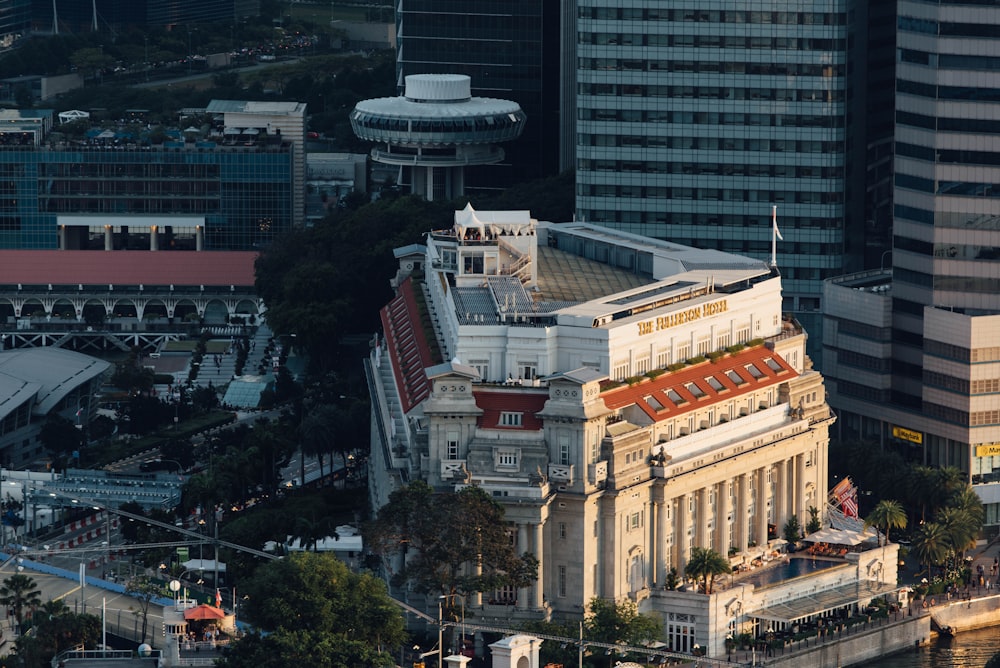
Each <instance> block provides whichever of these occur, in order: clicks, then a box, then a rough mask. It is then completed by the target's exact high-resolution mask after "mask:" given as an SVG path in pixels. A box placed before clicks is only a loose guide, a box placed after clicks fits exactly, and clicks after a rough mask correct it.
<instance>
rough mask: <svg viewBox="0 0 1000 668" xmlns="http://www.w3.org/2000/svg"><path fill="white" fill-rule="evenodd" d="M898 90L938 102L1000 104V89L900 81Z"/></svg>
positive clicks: (993, 28) (992, 28) (897, 84)
mask: <svg viewBox="0 0 1000 668" xmlns="http://www.w3.org/2000/svg"><path fill="white" fill-rule="evenodd" d="M990 28H991V30H996V28H995V27H993V26H990ZM896 90H897V91H898V92H900V93H906V94H909V95H916V96H919V97H927V98H931V99H938V100H970V101H973V102H1000V88H980V87H976V86H936V85H934V84H930V83H922V82H919V81H906V80H903V79H900V80H898V81H897V82H896ZM962 120H966V119H962Z"/></svg>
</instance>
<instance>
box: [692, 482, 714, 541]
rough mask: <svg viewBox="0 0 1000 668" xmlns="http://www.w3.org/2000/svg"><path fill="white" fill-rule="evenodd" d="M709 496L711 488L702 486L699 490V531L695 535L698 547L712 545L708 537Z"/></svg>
mask: <svg viewBox="0 0 1000 668" xmlns="http://www.w3.org/2000/svg"><path fill="white" fill-rule="evenodd" d="M708 496H709V488H708V487H702V488H701V489H699V490H698V501H697V503H698V533H697V535H696V536H695V543H697V545H698V547H706V548H707V547H712V546H711V545H710V544H709V542H710V541H709V539H708Z"/></svg>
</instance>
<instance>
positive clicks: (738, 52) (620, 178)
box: [576, 0, 849, 330]
mask: <svg viewBox="0 0 1000 668" xmlns="http://www.w3.org/2000/svg"><path fill="white" fill-rule="evenodd" d="M577 12H578V19H577V40H576V50H577V54H576V56H577V59H576V62H577V63H578V66H577V98H576V104H577V112H576V119H577V128H576V136H577V146H576V160H577V170H576V187H577V196H576V206H577V210H576V215H577V219H580V220H586V221H589V222H594V223H598V224H601V225H607V226H612V227H615V228H617V229H621V230H626V231H629V232H634V233H637V234H643V235H647V236H651V237H656V238H661V239H670V240H673V241H677V242H680V243H687V244H691V245H694V246H699V247H710V248H716V249H719V250H725V251H731V252H737V253H742V254H746V255H750V256H753V257H758V258H762V259H763V258H766V257H767V255H768V254H769V251H770V241H771V226H770V224H769V223H770V220H769V219H770V215H771V206H772V205H777V206H778V218H779V226H780V228H781V232H782V234H783V236H784V241H783V243H782V244H781V246H780V247H779V252H780V254H781V266H782V275H783V288H784V308H785V310H787V311H793V312H799V313H798V317H800V319H803V324H805V325H806V328H807V329H813V330H817V329H818V313H819V310H820V308H821V290H822V279H824V278H829V277H831V276H836V275H838V274H841V273H843V272H844V271H845V268H847V267H848V266H849V263H848V259H847V254H846V249H845V244H846V237H847V225H848V224H849V219H848V217H847V216H846V206H845V199H844V197H845V195H844V193H845V168H846V156H847V135H846V133H845V122H846V109H845V98H846V89H847V36H848V25H847V20H848V3H847V2H846V0H834V1H833V2H809V1H806V2H800V3H796V4H795V5H788V3H782V2H773V1H768V2H762V3H754V4H753V5H750V6H748V5H747V4H746V3H742V2H735V1H732V0H726V1H723V2H717V3H713V4H711V5H710V6H706V5H705V4H704V3H699V2H686V3H685V2H682V3H670V5H669V6H667V5H665V4H664V3H659V2H640V3H637V4H635V5H629V6H628V7H622V6H620V5H615V4H611V3H607V2H606V1H605V0H583V1H582V2H580V3H578V7H577ZM810 321H813V324H815V325H817V326H813V327H810Z"/></svg>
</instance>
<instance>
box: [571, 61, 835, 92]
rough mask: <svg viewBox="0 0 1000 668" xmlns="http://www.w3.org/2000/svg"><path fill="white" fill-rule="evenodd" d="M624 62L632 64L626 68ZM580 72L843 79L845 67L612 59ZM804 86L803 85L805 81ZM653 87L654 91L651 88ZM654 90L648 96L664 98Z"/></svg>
mask: <svg viewBox="0 0 1000 668" xmlns="http://www.w3.org/2000/svg"><path fill="white" fill-rule="evenodd" d="M619 63H621V65H619ZM625 63H630V65H629V66H626V65H625ZM580 69H582V70H584V71H586V70H592V71H596V72H600V71H605V70H637V71H645V72H694V73H701V74H751V75H757V76H796V77H822V78H824V79H830V78H833V77H838V78H842V77H843V76H844V67H843V66H842V65H815V64H811V63H773V62H772V63H749V62H744V61H728V60H707V59H706V60H681V59H673V60H641V59H622V60H618V59H613V58H580ZM803 83H804V82H803ZM650 88H653V87H652V86H651V87H650ZM663 96H664V93H662V92H656V91H653V92H651V93H650V94H649V97H663Z"/></svg>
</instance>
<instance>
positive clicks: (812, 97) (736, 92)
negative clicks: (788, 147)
mask: <svg viewBox="0 0 1000 668" xmlns="http://www.w3.org/2000/svg"><path fill="white" fill-rule="evenodd" d="M607 86H611V89H610V90H611V92H610V93H609V92H607V90H608V89H607V88H606V87H607ZM598 87H600V90H601V91H602V92H601V93H599V94H601V95H609V94H614V92H615V91H617V92H618V93H620V94H621V95H623V96H624V95H631V96H638V97H668V98H672V99H707V100H771V101H777V102H824V103H826V102H841V101H843V99H844V91H843V90H839V89H832V88H812V89H808V88H743V87H728V86H654V85H646V84H627V83H619V84H591V86H590V88H591V89H593V90H597V89H598ZM581 88H582V89H584V90H586V89H587V88H588V87H587V86H582V87H581ZM595 94H597V93H595Z"/></svg>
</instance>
